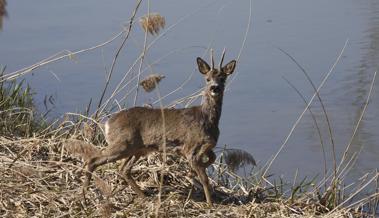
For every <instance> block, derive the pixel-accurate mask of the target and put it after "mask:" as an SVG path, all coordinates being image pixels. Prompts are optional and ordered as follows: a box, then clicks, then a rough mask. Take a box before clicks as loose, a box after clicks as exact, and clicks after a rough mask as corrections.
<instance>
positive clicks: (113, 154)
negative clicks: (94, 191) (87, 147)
mask: <svg viewBox="0 0 379 218" xmlns="http://www.w3.org/2000/svg"><path fill="white" fill-rule="evenodd" d="M127 148H128V146H127V145H126V144H117V145H112V146H108V147H107V148H106V149H105V150H104V151H102V152H100V154H97V155H94V156H92V157H90V158H89V159H88V160H87V168H86V172H85V180H84V184H83V188H84V190H86V189H87V188H88V186H89V184H90V181H91V178H92V174H93V172H94V171H95V170H96V168H97V167H99V166H101V165H104V164H106V163H112V162H115V161H117V160H120V159H123V158H126V157H128V156H130V155H129V154H128V153H127V151H128V149H127Z"/></svg>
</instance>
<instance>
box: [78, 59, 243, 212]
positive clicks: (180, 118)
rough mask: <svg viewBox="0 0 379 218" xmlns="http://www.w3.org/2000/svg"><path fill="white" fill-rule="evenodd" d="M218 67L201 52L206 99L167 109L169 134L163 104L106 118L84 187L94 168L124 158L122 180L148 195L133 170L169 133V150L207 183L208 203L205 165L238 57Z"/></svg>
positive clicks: (211, 155) (212, 157)
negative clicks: (100, 148)
mask: <svg viewBox="0 0 379 218" xmlns="http://www.w3.org/2000/svg"><path fill="white" fill-rule="evenodd" d="M224 56H225V52H223V54H222V58H221V61H220V67H219V69H215V67H214V60H213V55H212V57H211V60H212V64H211V67H210V66H209V65H208V64H207V63H206V62H205V61H204V60H203V59H201V58H200V57H198V58H197V65H198V68H199V71H200V73H202V74H203V75H204V77H205V79H206V87H205V91H204V92H203V101H202V104H201V105H199V106H194V107H190V108H182V109H168V108H165V109H163V113H164V117H165V133H164V132H163V128H162V122H163V120H162V111H161V109H158V108H157V109H153V108H145V107H134V108H130V109H127V110H123V111H120V112H118V113H116V114H115V115H113V116H112V117H111V118H109V120H108V121H107V122H106V123H105V139H106V141H107V143H108V147H106V148H105V149H104V150H103V151H99V152H96V153H95V154H94V155H92V156H91V157H89V158H88V160H87V162H86V164H87V171H86V173H85V174H86V180H85V181H84V188H86V187H87V186H88V185H89V182H90V180H91V176H92V172H93V171H94V170H95V169H96V168H97V167H99V166H101V165H103V164H106V163H109V162H115V161H117V160H120V159H125V161H124V163H123V165H122V166H121V172H122V175H124V179H125V180H126V182H127V183H128V184H129V185H130V186H131V188H132V189H133V190H134V191H135V192H136V193H137V194H138V195H139V196H145V195H144V193H143V192H142V191H141V189H140V187H139V186H138V185H137V184H136V182H135V181H134V179H133V178H132V176H131V174H130V171H131V168H132V166H133V164H134V163H135V161H137V160H138V158H140V157H141V156H144V155H147V154H148V153H150V152H154V151H158V152H162V146H163V143H164V139H163V137H164V136H166V140H165V141H166V148H167V151H174V152H177V153H179V154H181V155H182V156H184V157H185V158H186V159H187V160H188V161H189V163H190V166H191V168H192V170H193V172H195V173H196V174H197V175H198V177H199V179H200V182H201V184H202V186H203V188H204V193H205V197H206V200H207V203H208V204H209V205H210V206H212V201H211V194H210V190H209V189H210V187H209V181H208V176H207V174H206V172H205V169H206V168H207V167H208V166H209V165H211V164H212V163H213V162H214V161H215V159H216V155H215V153H214V152H213V151H212V149H213V148H214V147H215V146H216V143H217V140H218V137H219V133H220V132H219V128H218V124H219V120H220V116H221V107H222V99H223V95H224V88H225V81H226V78H227V77H228V76H229V75H230V74H232V73H233V71H234V69H235V66H236V61H235V60H233V61H231V62H229V63H228V64H226V65H225V66H222V62H223V59H224Z"/></svg>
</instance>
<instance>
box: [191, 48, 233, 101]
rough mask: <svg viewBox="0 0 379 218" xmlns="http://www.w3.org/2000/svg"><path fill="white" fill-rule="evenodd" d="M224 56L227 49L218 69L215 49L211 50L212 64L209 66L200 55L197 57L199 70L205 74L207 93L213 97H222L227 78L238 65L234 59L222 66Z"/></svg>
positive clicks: (223, 55) (223, 54)
mask: <svg viewBox="0 0 379 218" xmlns="http://www.w3.org/2000/svg"><path fill="white" fill-rule="evenodd" d="M224 57H225V50H224V51H223V53H222V57H221V61H220V64H219V68H218V69H216V68H215V66H214V58H213V51H211V66H209V65H208V63H207V62H205V61H204V60H203V59H201V58H200V57H198V58H197V59H196V60H197V65H198V67H199V71H200V73H201V74H203V75H204V78H205V80H206V87H205V93H208V94H209V95H210V96H211V97H213V98H220V97H222V96H223V94H224V89H225V82H226V79H227V77H228V76H229V75H231V74H232V73H233V71H234V69H235V67H236V63H237V61H236V60H232V61H230V62H229V63H228V64H226V65H225V66H222V62H223V61H224Z"/></svg>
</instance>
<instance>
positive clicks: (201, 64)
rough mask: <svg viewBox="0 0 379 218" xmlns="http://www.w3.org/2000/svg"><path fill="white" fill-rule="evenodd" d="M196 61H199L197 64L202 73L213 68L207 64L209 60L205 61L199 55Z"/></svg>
mask: <svg viewBox="0 0 379 218" xmlns="http://www.w3.org/2000/svg"><path fill="white" fill-rule="evenodd" d="M196 61H197V66H198V67H199V71H200V73H202V74H207V73H208V72H209V71H210V70H211V68H210V67H209V65H208V64H207V62H205V61H204V60H203V59H201V58H200V57H198V58H197V59H196Z"/></svg>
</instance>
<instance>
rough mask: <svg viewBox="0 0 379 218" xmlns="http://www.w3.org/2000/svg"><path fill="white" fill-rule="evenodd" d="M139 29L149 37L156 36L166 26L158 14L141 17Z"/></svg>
mask: <svg viewBox="0 0 379 218" xmlns="http://www.w3.org/2000/svg"><path fill="white" fill-rule="evenodd" d="M139 23H140V25H141V27H142V28H143V29H144V30H145V32H149V33H150V34H151V35H155V34H158V32H159V31H160V30H161V29H163V28H164V26H165V25H166V20H165V18H164V17H162V16H161V15H160V14H159V13H150V14H148V15H145V16H142V17H141V18H140V20H139Z"/></svg>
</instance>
